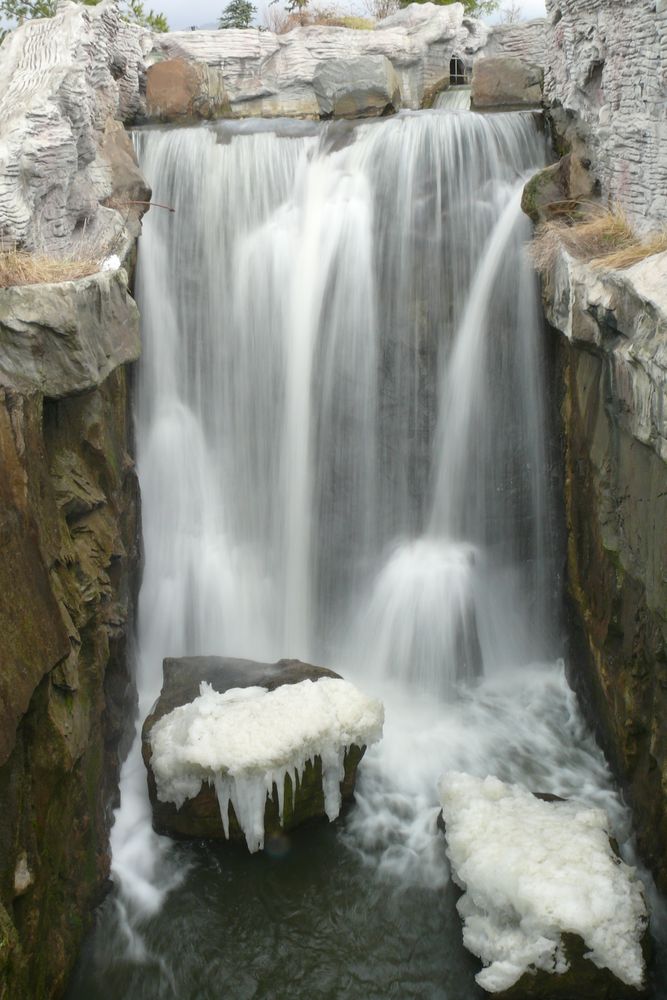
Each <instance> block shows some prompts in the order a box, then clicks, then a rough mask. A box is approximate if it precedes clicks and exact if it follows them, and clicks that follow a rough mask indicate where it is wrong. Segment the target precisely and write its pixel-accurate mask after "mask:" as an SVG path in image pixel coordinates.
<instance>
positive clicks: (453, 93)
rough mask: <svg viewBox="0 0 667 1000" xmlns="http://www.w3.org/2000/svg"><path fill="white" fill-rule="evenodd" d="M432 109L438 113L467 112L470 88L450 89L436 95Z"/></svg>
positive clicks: (458, 87)
mask: <svg viewBox="0 0 667 1000" xmlns="http://www.w3.org/2000/svg"><path fill="white" fill-rule="evenodd" d="M433 107H434V108H436V110H438V111H469V110H470V87H465V86H457V87H450V88H449V89H448V90H443V91H442V93H440V94H438V95H437V97H436V99H435V101H434V102H433Z"/></svg>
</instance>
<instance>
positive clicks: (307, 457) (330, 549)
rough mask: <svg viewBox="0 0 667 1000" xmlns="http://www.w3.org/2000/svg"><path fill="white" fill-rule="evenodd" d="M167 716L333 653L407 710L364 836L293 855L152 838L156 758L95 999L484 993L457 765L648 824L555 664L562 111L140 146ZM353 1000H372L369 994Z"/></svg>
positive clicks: (390, 739) (379, 767)
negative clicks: (473, 937)
mask: <svg viewBox="0 0 667 1000" xmlns="http://www.w3.org/2000/svg"><path fill="white" fill-rule="evenodd" d="M136 145H137V150H138V153H139V157H140V161H141V165H142V169H143V171H144V173H145V175H146V176H147V178H148V180H149V181H150V183H151V184H152V186H153V191H154V199H155V201H156V202H159V203H161V204H163V205H169V206H173V208H174V209H175V212H174V213H173V214H172V213H170V212H167V211H164V210H162V209H159V208H153V209H151V212H150V213H149V214H148V216H147V217H146V218H145V220H144V231H143V235H142V238H141V241H140V250H139V264H138V274H137V295H138V299H139V302H140V306H141V311H142V317H143V343H144V353H143V357H142V360H141V363H140V369H139V376H138V386H137V398H136V411H137V453H138V470H139V477H140V482H141V489H142V502H143V529H144V545H145V568H144V574H143V581H142V586H141V593H140V601H139V635H138V646H139V662H138V676H137V682H138V687H139V696H140V721H141V719H143V718H144V717H145V715H146V714H147V712H148V711H149V709H150V706H151V704H152V702H153V700H154V699H155V698H156V696H157V695H158V693H159V690H160V685H161V664H162V658H163V657H164V656H167V655H169V656H179V655H181V654H220V655H228V656H235V657H248V658H256V659H261V660H273V659H277V658H279V657H282V656H298V657H301V658H309V659H311V660H312V661H314V662H320V663H323V664H325V665H327V666H331V667H333V668H335V669H337V670H339V671H340V672H341V673H342V674H343V675H344V676H345V677H347V678H349V679H352V680H354V681H355V682H356V683H357V684H358V685H359V686H360V687H361V688H362V689H364V690H366V691H367V692H368V693H369V694H372V695H373V696H380V697H381V698H382V699H383V701H384V704H385V709H386V722H385V732H384V738H383V740H382V741H381V743H380V744H379V745H378V746H374V747H372V748H370V749H369V751H368V752H367V754H366V756H365V758H364V760H363V763H362V766H361V768H360V774H359V780H358V782H357V788H356V801H355V805H354V807H353V808H352V809H351V810H350V812H349V814H348V815H347V816H346V817H345V819H344V820H343V822H342V823H340V824H339V825H337V826H336V827H328V826H327V825H326V824H323V825H321V826H316V825H314V826H312V827H309V828H304V829H303V830H302V831H296V832H295V833H294V834H293V835H291V836H290V837H286V838H284V843H278V846H277V848H275V850H276V851H277V854H275V855H271V854H270V852H268V851H267V852H264V853H263V854H262V855H261V856H258V855H253V856H250V855H247V856H246V855H244V854H243V852H240V851H238V850H236V851H235V850H234V849H233V848H227V849H226V848H225V847H224V846H223V847H222V848H218V847H216V846H206V845H202V844H186V845H183V844H181V845H177V846H174V845H173V844H172V842H171V841H169V840H168V839H167V838H162V837H158V836H157V835H156V834H155V833H154V832H153V831H152V828H151V817H150V806H149V803H148V796H147V790H146V773H145V768H144V766H143V762H142V760H141V754H140V739H139V738H137V740H136V741H135V745H134V748H133V751H132V753H131V755H130V757H129V758H128V760H127V762H126V763H125V765H124V767H123V772H122V777H121V806H120V809H119V810H118V811H117V813H116V819H115V824H114V827H113V830H112V851H113V861H112V871H113V874H114V879H115V881H116V891H115V893H114V894H113V895H112V896H110V897H109V899H108V900H107V903H106V904H105V907H104V908H103V910H102V913H101V915H100V921H99V924H98V929H97V932H96V935H95V937H94V939H93V943H92V945H91V946H90V947H89V949H88V951H87V952H86V954H85V956H84V960H83V961H82V963H81V965H80V968H79V970H78V973H77V976H76V977H75V981H74V983H73V986H72V989H71V992H70V993H69V994H68V997H69V1000H87V998H88V997H90V996H96V997H99V998H100V1000H112V998H114V997H116V996H126V997H128V998H139V997H149V996H151V997H154V996H160V997H172V996H173V997H178V998H179V1000H201V997H203V996H207V997H208V996H210V997H214V998H216V1000H217V998H218V997H221V996H225V997H231V998H233V1000H240V998H241V997H269V996H290V997H294V998H295V1000H301V998H303V1000H306V998H309V997H312V996H315V995H317V996H334V995H336V996H338V995H339V993H340V992H341V990H342V991H343V992H344V993H345V995H346V996H349V997H350V998H355V1000H357V998H358V1000H361V998H363V1000H365V998H367V997H368V996H371V995H372V996H376V995H377V996H395V995H398V994H397V992H396V990H397V989H399V990H400V996H401V1000H423V998H425V997H429V998H430V997H440V996H445V995H446V996H456V997H457V998H460V1000H473V998H474V997H476V996H477V992H476V988H475V987H474V985H473V983H472V970H471V966H470V963H469V962H468V960H467V959H466V957H465V955H464V953H463V950H462V946H461V941H460V926H459V922H458V917H457V915H456V910H455V907H454V900H453V898H452V895H451V893H449V890H448V889H447V886H448V869H447V861H446V858H445V855H444V846H443V838H442V836H441V834H440V833H439V832H438V829H437V825H436V819H437V815H438V811H439V804H438V801H437V795H436V787H437V781H438V779H439V777H440V775H441V774H442V772H443V771H445V770H447V769H454V770H462V771H467V772H469V773H471V774H473V775H477V776H480V777H485V776H486V775H488V774H495V775H497V776H498V777H499V778H501V779H502V780H505V781H513V782H520V783H522V784H523V785H525V786H526V787H528V788H530V789H532V790H539V791H542V792H550V793H553V794H556V795H560V796H563V797H568V796H575V797H576V798H577V799H578V800H582V801H584V802H589V803H594V804H597V805H600V806H602V807H603V808H605V809H606V810H607V812H608V813H609V815H610V817H611V821H612V829H613V831H614V834H615V836H616V837H617V839H618V840H619V842H620V843H622V842H624V841H626V840H627V838H628V833H629V828H628V817H627V812H626V811H625V809H624V807H623V805H622V803H621V802H620V799H619V797H618V795H617V793H616V792H615V790H614V787H613V783H612V781H611V778H610V775H609V771H608V769H607V767H606V764H605V762H604V759H603V757H602V755H601V753H600V751H599V749H598V748H597V747H596V746H595V743H594V741H593V740H592V738H591V737H590V735H589V734H588V733H587V731H586V729H585V727H584V726H583V724H582V722H581V719H580V717H579V715H578V712H577V708H576V703H575V699H574V696H573V695H572V694H571V692H570V691H569V690H568V688H567V685H566V684H565V681H564V677H563V665H562V662H558V661H557V662H554V661H556V657H557V656H558V653H559V649H558V641H557V640H555V641H554V635H556V634H557V622H556V621H555V617H556V616H555V614H554V610H553V609H554V608H555V607H557V605H558V586H557V581H556V576H557V574H556V571H555V565H556V560H555V556H554V543H553V539H552V525H553V520H554V518H553V514H552V511H551V509H550V490H549V488H548V470H549V461H548V457H547V453H546V451H545V422H546V421H545V412H544V410H545V406H544V402H543V399H544V387H543V379H544V364H543V361H542V358H541V333H542V331H541V326H540V322H539V316H538V309H537V301H536V294H535V281H534V276H533V274H532V273H531V270H530V267H529V266H528V263H527V260H526V254H525V243H526V241H527V240H528V238H529V227H528V224H527V222H526V220H525V219H523V217H522V215H521V211H520V207H519V201H520V191H521V187H522V182H523V180H524V178H525V177H526V175H527V174H529V173H530V172H532V171H534V170H535V169H537V168H538V167H539V166H541V165H542V163H543V162H544V158H545V148H544V142H543V138H542V137H541V136H540V133H539V131H538V130H537V128H536V125H535V122H534V120H533V116H532V115H531V114H522V113H517V114H498V115H493V116H489V117H483V116H478V115H473V114H470V113H469V112H465V111H455V112H453V113H452V112H449V111H447V110H434V111H432V112H420V113H403V114H400V115H397V116H395V117H393V118H389V119H383V120H381V121H377V122H372V123H348V122H336V123H328V124H326V125H320V124H313V123H297V122H288V121H281V120H279V121H274V122H258V121H247V122H228V123H218V124H216V125H207V126H200V127H196V128H185V129H174V130H162V129H156V130H147V131H140V132H138V133H137V134H136ZM341 995H342V994H341Z"/></svg>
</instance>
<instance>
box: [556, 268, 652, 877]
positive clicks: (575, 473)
mask: <svg viewBox="0 0 667 1000" xmlns="http://www.w3.org/2000/svg"><path fill="white" fill-rule="evenodd" d="M543 290H544V300H545V305H546V315H547V318H548V320H549V322H550V323H551V325H552V326H553V327H555V328H556V329H557V330H558V331H560V333H561V334H562V338H561V351H560V355H561V370H562V393H563V395H562V427H563V435H564V445H565V447H564V454H565V508H566V518H567V537H568V548H567V565H568V584H569V597H570V606H571V621H570V624H571V627H572V633H573V636H574V640H573V644H572V649H571V653H570V657H569V675H570V680H571V683H572V684H573V686H574V687H575V689H576V690H577V691H578V692H579V694H580V696H581V698H582V701H583V703H584V706H585V707H586V708H587V710H588V714H589V717H590V718H591V721H592V722H593V724H594V725H595V727H596V729H597V731H598V734H599V736H600V738H601V740H602V743H603V745H604V748H605V751H606V753H607V756H608V758H609V760H610V762H611V764H612V766H613V767H614V769H615V771H616V773H617V774H618V776H619V778H620V780H621V782H622V784H623V786H624V787H625V789H626V791H627V793H628V797H629V800H630V802H631V804H632V806H633V809H634V816H635V825H636V829H637V835H638V843H639V847H640V850H641V853H642V855H643V856H644V858H645V860H646V861H647V863H648V864H649V865H650V867H651V868H652V870H653V871H654V873H655V874H656V876H657V878H658V881H659V884H660V885H661V886H662V888H663V889H664V888H667V852H666V851H665V845H666V844H667V795H666V794H665V789H667V728H666V727H665V718H666V717H667V574H666V572H665V567H667V408H666V407H665V402H666V400H665V396H666V394H667V255H666V254H661V255H657V256H654V257H649V258H647V259H646V260H645V261H642V262H641V263H639V264H636V265H635V266H633V267H631V268H629V269H627V270H625V271H611V270H607V271H602V270H600V269H596V268H594V267H592V266H591V265H589V264H583V263H580V262H576V261H574V260H573V259H572V258H571V257H569V256H567V255H566V254H564V253H563V254H561V256H560V258H559V259H558V262H557V264H556V266H555V268H554V269H553V271H552V272H551V273H550V274H548V275H547V276H546V279H545V282H544V289H543Z"/></svg>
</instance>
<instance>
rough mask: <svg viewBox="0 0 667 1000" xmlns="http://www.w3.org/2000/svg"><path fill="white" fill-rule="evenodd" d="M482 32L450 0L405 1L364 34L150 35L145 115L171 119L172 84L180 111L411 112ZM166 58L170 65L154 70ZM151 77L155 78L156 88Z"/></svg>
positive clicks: (316, 29) (473, 48)
mask: <svg viewBox="0 0 667 1000" xmlns="http://www.w3.org/2000/svg"><path fill="white" fill-rule="evenodd" d="M487 37H488V29H487V28H486V27H485V25H483V24H482V23H481V22H480V21H476V20H474V19H472V18H468V17H465V16H464V10H463V5H462V4H456V3H455V4H452V5H451V6H446V7H439V6H436V5H435V4H431V3H424V4H414V5H412V6H410V7H407V8H406V9H404V10H401V11H399V12H398V13H397V14H394V15H392V16H391V17H388V18H386V19H385V20H384V21H380V22H379V23H378V25H377V26H376V27H375V28H373V29H371V30H368V31H357V30H351V29H349V28H335V27H325V26H317V25H315V26H310V27H303V28H295V29H294V30H293V31H290V32H288V33H287V34H285V35H274V34H272V33H271V32H270V31H259V30H256V29H254V28H253V29H246V30H226V31H183V32H173V33H171V34H167V35H156V36H155V38H154V44H153V49H152V51H151V53H150V55H149V57H148V62H149V63H152V64H153V65H152V66H150V68H149V70H148V116H149V117H150V118H158V119H159V118H169V117H173V114H174V109H173V107H172V108H171V110H169V109H166V110H165V103H164V102H165V98H166V97H167V94H168V93H169V91H171V93H172V94H173V93H174V90H175V86H176V84H175V81H178V84H177V87H178V89H179V90H181V92H182V94H183V100H182V102H181V107H182V111H181V112H180V116H181V117H188V116H189V117H197V116H198V115H200V116H202V117H209V116H215V113H216V112H215V109H216V108H218V109H220V108H222V107H223V106H224V104H225V102H228V105H229V114H231V115H232V116H234V117H241V116H246V115H261V116H263V117H276V116H279V115H290V116H293V117H299V118H303V117H306V118H319V117H329V116H331V115H333V116H336V117H351V116H359V115H364V114H380V113H382V112H383V111H384V110H385V109H388V108H390V107H391V108H392V109H397V108H399V107H405V108H419V107H421V106H422V103H423V101H424V99H425V97H427V96H428V95H430V94H432V93H433V92H434V91H435V90H438V89H441V88H442V87H443V86H448V85H449V74H450V65H449V64H450V60H451V58H452V56H453V55H457V56H459V57H460V58H462V59H463V60H464V61H466V62H470V61H471V59H472V57H473V55H474V54H475V53H476V52H478V51H479V50H481V49H482V47H483V46H484V44H485V43H486V40H487ZM165 61H166V62H168V63H169V67H168V68H167V67H165V66H163V67H160V65H159V64H160V62H165ZM186 67H190V69H189V71H188V70H186ZM158 73H159V74H161V75H162V76H163V79H162V81H161V82H160V83H159V84H158V86H156V84H155V82H154V79H153V78H154V77H155V75H156V74H158ZM167 73H168V74H169V75H170V76H171V80H172V83H171V84H170V83H169V82H168V80H167V78H166V74H167ZM186 76H188V77H189V79H188V80H187V81H186V80H184V78H185V77H186ZM158 88H159V91H160V94H159V95H158V97H157V98H156V94H155V91H156V90H157V89H158ZM343 97H344V98H345V100H344V101H343V100H342V99H341V98H343ZM202 110H203V113H202Z"/></svg>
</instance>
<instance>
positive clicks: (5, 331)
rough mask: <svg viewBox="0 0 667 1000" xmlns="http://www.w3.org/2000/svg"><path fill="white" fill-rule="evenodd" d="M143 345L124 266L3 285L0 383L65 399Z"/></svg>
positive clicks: (132, 358)
mask: <svg viewBox="0 0 667 1000" xmlns="http://www.w3.org/2000/svg"><path fill="white" fill-rule="evenodd" d="M139 352H140V338H139V310H138V309H137V306H136V304H135V302H134V300H133V299H132V297H131V296H130V294H129V292H128V289H127V274H126V272H125V270H124V269H123V268H119V269H118V270H116V271H105V272H98V273H97V274H92V275H90V276H88V277H85V278H79V279H77V280H76V281H63V282H59V283H58V284H41V285H21V286H13V287H11V288H2V289H0V385H5V386H7V387H9V388H13V389H18V390H19V391H21V392H24V393H30V392H40V393H42V394H43V395H44V396H48V397H50V398H53V399H60V398H61V397H63V396H71V395H74V394H77V393H80V392H84V391H86V390H88V389H93V388H95V387H96V386H98V385H100V384H101V383H102V382H103V381H104V380H105V379H106V378H107V376H108V375H110V374H111V372H112V371H114V369H116V368H117V367H118V366H119V365H122V364H126V363H128V362H131V361H136V360H137V358H138V357H139Z"/></svg>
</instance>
